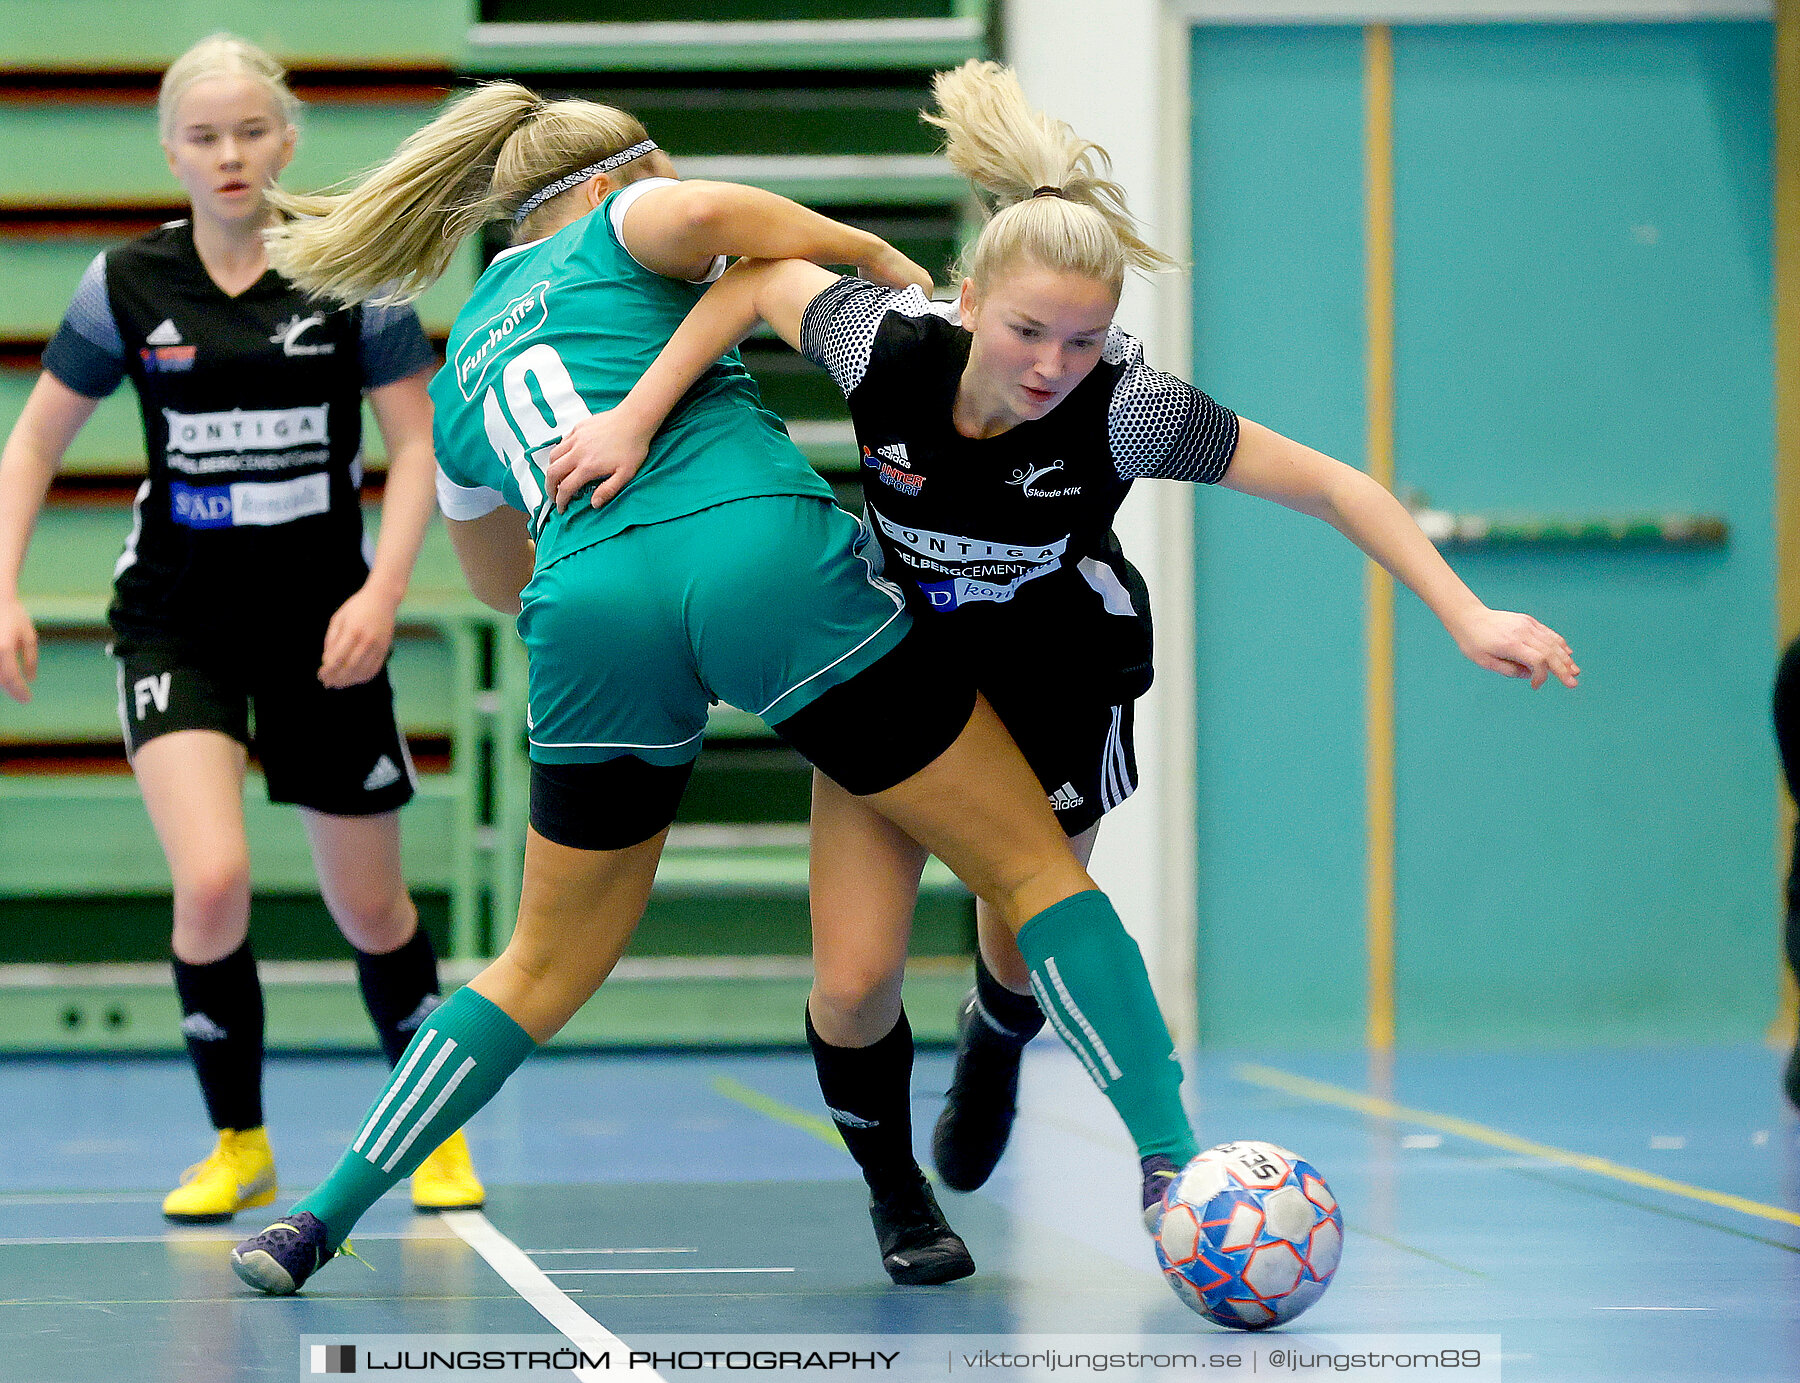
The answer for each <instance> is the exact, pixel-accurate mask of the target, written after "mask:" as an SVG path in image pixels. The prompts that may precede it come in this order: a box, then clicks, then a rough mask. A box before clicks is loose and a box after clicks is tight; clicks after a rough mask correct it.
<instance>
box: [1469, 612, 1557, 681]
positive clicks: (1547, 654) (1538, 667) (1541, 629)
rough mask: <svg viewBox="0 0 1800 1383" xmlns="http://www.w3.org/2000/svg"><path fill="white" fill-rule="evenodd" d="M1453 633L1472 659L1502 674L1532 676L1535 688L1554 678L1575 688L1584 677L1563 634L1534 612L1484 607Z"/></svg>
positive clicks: (1471, 660) (1504, 675) (1470, 659)
mask: <svg viewBox="0 0 1800 1383" xmlns="http://www.w3.org/2000/svg"><path fill="white" fill-rule="evenodd" d="M1450 632H1451V634H1452V635H1453V636H1454V637H1455V639H1456V646H1457V647H1458V648H1460V649H1461V650H1462V651H1463V655H1464V656H1465V657H1466V658H1468V659H1469V661H1470V662H1472V663H1476V664H1478V665H1479V666H1481V667H1484V668H1486V669H1487V670H1488V671H1489V672H1497V673H1499V674H1500V675H1501V676H1502V677H1529V678H1530V679H1531V687H1532V690H1533V691H1536V690H1537V689H1538V688H1539V687H1541V686H1543V685H1544V683H1545V682H1546V681H1548V680H1549V679H1550V678H1552V677H1554V678H1556V680H1557V681H1559V682H1561V683H1562V684H1563V685H1564V686H1565V687H1573V686H1575V685H1576V680H1577V679H1578V678H1579V677H1580V676H1581V669H1580V668H1578V667H1577V666H1575V655H1574V653H1572V652H1571V651H1570V649H1569V645H1568V644H1567V643H1565V642H1564V641H1563V637H1562V635H1561V634H1558V633H1557V632H1556V631H1555V630H1554V629H1551V628H1550V627H1548V626H1547V625H1543V624H1539V623H1538V622H1537V621H1536V620H1534V619H1533V618H1532V617H1531V616H1530V615H1520V614H1515V613H1513V612H1512V611H1510V610H1489V609H1487V608H1486V607H1485V606H1484V607H1482V609H1481V610H1480V611H1479V612H1477V613H1476V614H1475V615H1474V616H1473V617H1471V618H1470V619H1469V620H1468V622H1467V623H1466V624H1465V625H1464V626H1463V627H1462V628H1459V629H1452V630H1451V631H1450Z"/></svg>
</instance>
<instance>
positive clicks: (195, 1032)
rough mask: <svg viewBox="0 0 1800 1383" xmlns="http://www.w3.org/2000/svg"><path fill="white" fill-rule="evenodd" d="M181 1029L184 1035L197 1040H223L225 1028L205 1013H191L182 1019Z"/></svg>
mask: <svg viewBox="0 0 1800 1383" xmlns="http://www.w3.org/2000/svg"><path fill="white" fill-rule="evenodd" d="M181 1031H182V1034H183V1035H184V1036H187V1037H191V1038H193V1039H194V1041H196V1042H223V1041H224V1040H225V1029H224V1028H222V1027H220V1026H219V1025H218V1024H217V1023H215V1022H213V1020H212V1019H210V1018H208V1017H207V1016H206V1015H205V1014H204V1013H190V1014H188V1016H187V1017H186V1018H183V1019H182V1020H181Z"/></svg>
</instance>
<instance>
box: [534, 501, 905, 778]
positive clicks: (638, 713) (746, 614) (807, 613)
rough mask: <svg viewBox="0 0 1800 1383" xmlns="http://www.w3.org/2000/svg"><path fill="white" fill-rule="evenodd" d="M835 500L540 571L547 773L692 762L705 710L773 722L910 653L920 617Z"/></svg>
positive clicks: (596, 549)
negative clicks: (631, 759)
mask: <svg viewBox="0 0 1800 1383" xmlns="http://www.w3.org/2000/svg"><path fill="white" fill-rule="evenodd" d="M866 541H867V539H866V535H865V534H864V533H863V530H862V527H861V525H859V524H858V523H857V521H856V520H855V519H853V518H852V517H851V516H850V515H848V514H846V513H845V512H844V511H843V510H842V509H839V508H838V507H837V506H836V505H835V504H833V503H831V502H830V501H829V500H824V499H816V498H813V497H811V496H806V495H772V496H765V497H759V498H754V499H739V500H733V501H731V502H730V503H727V504H719V505H715V506H713V507H712V508H710V509H702V510H700V511H699V512H698V513H694V514H687V515H684V516H683V517H681V518H677V519H668V520H665V521H664V522H662V523H653V524H644V525H642V526H640V527H636V528H628V529H626V530H624V531H623V532H621V533H618V534H615V535H614V536H612V537H610V538H607V539H606V540H604V541H603V542H598V543H595V544H594V545H593V546H591V547H585V548H582V549H580V550H579V551H577V552H572V553H570V554H569V555H568V556H566V557H563V558H560V559H559V560H557V561H555V562H553V563H551V564H550V565H549V566H548V567H545V568H544V569H542V570H541V571H539V572H537V573H536V574H535V575H534V576H533V577H532V578H531V582H530V584H529V585H527V586H526V587H525V592H524V605H523V608H522V609H521V611H520V612H519V633H520V636H521V637H523V639H524V640H525V647H526V649H527V651H528V652H529V654H530V657H531V704H530V707H529V710H528V715H527V728H528V730H529V732H530V743H531V757H532V758H533V759H534V760H536V761H537V762H539V763H548V764H556V763H598V762H601V761H603V760H606V759H612V758H616V757H618V756H619V755H621V754H635V755H637V756H638V757H639V758H640V759H643V760H645V761H647V762H649V763H652V764H661V765H674V764H683V763H686V762H688V761H689V760H690V759H692V758H694V756H695V755H697V754H698V753H699V752H700V739H701V736H702V735H703V734H704V733H705V730H706V708H707V706H708V704H709V703H710V702H713V701H724V702H727V703H729V704H730V705H733V706H736V707H738V708H740V709H741V710H746V711H752V712H754V713H755V714H757V715H759V716H761V717H763V719H765V720H767V721H768V722H769V723H771V724H775V723H777V722H779V721H782V720H785V719H786V718H787V717H788V716H790V715H792V714H794V712H796V711H798V710H800V709H802V708H803V707H805V706H807V705H809V704H810V703H811V702H812V701H813V700H815V699H816V698H817V697H819V696H820V695H822V694H823V693H825V692H827V691H829V690H830V689H831V688H832V687H835V686H837V685H838V684H839V683H840V682H844V681H847V680H848V679H849V678H851V677H854V676H855V675H856V674H857V673H859V672H861V671H862V670H863V669H864V668H866V667H868V666H869V665H870V664H871V663H873V662H875V661H876V660H877V659H878V658H880V657H881V656H882V655H883V654H885V653H887V652H888V651H889V650H890V649H892V648H893V647H894V645H895V644H897V643H899V641H900V639H901V638H902V637H903V636H904V635H905V633H906V631H907V629H908V627H909V625H910V622H911V621H910V617H909V616H908V615H907V614H906V612H905V606H906V602H905V599H904V597H903V596H902V595H901V593H900V591H899V590H898V589H897V588H896V587H895V586H894V585H892V583H890V582H887V581H884V580H882V579H881V578H880V577H878V576H876V575H875V574H874V571H873V568H872V567H871V565H870V563H869V562H868V561H866V560H865V559H864V558H863V557H861V556H860V555H858V554H859V553H860V551H861V550H862V547H863V544H864V543H865V542H866Z"/></svg>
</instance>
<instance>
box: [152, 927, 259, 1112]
mask: <svg viewBox="0 0 1800 1383" xmlns="http://www.w3.org/2000/svg"><path fill="white" fill-rule="evenodd" d="M172 959H173V960H174V963H175V993H176V995H177V996H178V997H179V998H180V1000H181V1013H182V1019H181V1034H182V1036H183V1037H185V1038H186V1039H187V1049H188V1056H189V1057H191V1058H192V1059H193V1062H194V1074H195V1075H197V1076H198V1077H199V1078H200V1094H201V1095H202V1097H204V1099H205V1100H206V1113H207V1115H208V1117H210V1118H211V1119H212V1125H213V1127H214V1128H216V1129H228V1128H230V1129H250V1128H261V1127H262V1122H263V1106H262V1059H263V995H262V981H261V980H259V979H258V978H257V975H256V956H255V954H254V953H253V952H252V951H251V950H250V940H249V938H248V937H246V938H245V939H244V944H243V945H242V946H240V947H238V948H237V950H235V951H233V952H232V953H231V954H230V955H228V956H225V957H224V958H222V959H220V960H215V961H210V962H208V963H207V964H205V965H189V964H188V963H187V962H186V961H184V960H182V959H181V958H180V957H179V956H176V957H172Z"/></svg>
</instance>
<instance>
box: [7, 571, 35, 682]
mask: <svg viewBox="0 0 1800 1383" xmlns="http://www.w3.org/2000/svg"><path fill="white" fill-rule="evenodd" d="M37 660H38V645H37V630H36V629H34V628H33V627H32V624H31V616H30V615H29V614H28V613H27V612H26V610H25V606H24V604H23V603H22V602H21V601H20V600H19V599H18V597H17V596H13V597H9V598H4V599H0V687H5V688H6V694H7V695H8V696H10V697H11V698H12V699H13V700H14V701H29V700H31V683H32V679H33V678H35V677H36V676H37Z"/></svg>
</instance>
